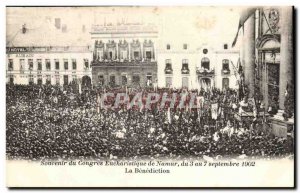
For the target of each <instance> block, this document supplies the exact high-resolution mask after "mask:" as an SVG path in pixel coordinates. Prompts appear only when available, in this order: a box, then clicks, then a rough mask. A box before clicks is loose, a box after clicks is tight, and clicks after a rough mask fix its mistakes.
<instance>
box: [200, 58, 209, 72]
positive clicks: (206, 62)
mask: <svg viewBox="0 0 300 193" xmlns="http://www.w3.org/2000/svg"><path fill="white" fill-rule="evenodd" d="M209 63H210V61H209V59H208V58H207V57H204V58H202V60H201V68H204V69H206V70H209V69H210V65H209Z"/></svg>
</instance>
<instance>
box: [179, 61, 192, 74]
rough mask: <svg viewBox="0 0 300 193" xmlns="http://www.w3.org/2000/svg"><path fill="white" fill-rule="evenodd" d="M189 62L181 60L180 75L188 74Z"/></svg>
mask: <svg viewBox="0 0 300 193" xmlns="http://www.w3.org/2000/svg"><path fill="white" fill-rule="evenodd" d="M189 71H190V70H189V61H188V59H183V60H182V68H181V73H182V74H188V73H189Z"/></svg>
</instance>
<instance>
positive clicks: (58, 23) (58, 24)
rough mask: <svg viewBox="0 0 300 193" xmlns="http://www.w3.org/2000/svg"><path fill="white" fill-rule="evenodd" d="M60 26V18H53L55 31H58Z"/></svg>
mask: <svg viewBox="0 0 300 193" xmlns="http://www.w3.org/2000/svg"><path fill="white" fill-rule="evenodd" d="M60 25H61V23H60V18H55V27H56V28H57V29H60Z"/></svg>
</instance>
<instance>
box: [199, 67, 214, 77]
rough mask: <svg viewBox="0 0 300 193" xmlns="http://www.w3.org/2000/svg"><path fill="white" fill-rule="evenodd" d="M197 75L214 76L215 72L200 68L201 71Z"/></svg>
mask: <svg viewBox="0 0 300 193" xmlns="http://www.w3.org/2000/svg"><path fill="white" fill-rule="evenodd" d="M196 72H197V74H199V75H202V76H212V75H214V74H215V70H214V69H212V70H210V69H206V68H200V69H197V71H196Z"/></svg>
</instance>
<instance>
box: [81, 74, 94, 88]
mask: <svg viewBox="0 0 300 193" xmlns="http://www.w3.org/2000/svg"><path fill="white" fill-rule="evenodd" d="M91 85H92V80H91V78H90V77H89V76H83V77H82V87H91Z"/></svg>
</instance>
